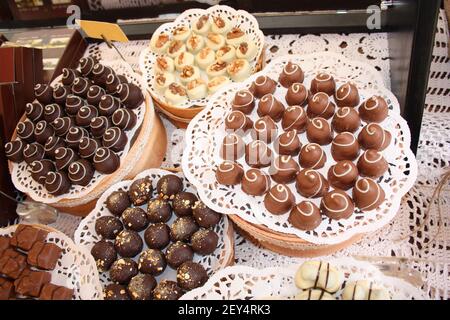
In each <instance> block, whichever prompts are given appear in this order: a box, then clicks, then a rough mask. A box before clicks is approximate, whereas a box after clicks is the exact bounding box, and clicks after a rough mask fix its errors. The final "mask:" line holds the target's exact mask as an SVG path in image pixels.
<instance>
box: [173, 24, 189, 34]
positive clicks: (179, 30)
mask: <svg viewBox="0 0 450 320" xmlns="http://www.w3.org/2000/svg"><path fill="white" fill-rule="evenodd" d="M185 32H187V28H186V27H185V26H181V27H178V28H176V29H175V30H173V35H174V36H176V35H179V34H183V33H185Z"/></svg>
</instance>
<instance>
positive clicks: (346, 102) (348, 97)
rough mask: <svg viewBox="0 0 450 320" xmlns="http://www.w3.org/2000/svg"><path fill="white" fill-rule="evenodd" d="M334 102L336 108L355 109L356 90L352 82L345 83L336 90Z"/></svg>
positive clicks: (356, 103)
mask: <svg viewBox="0 0 450 320" xmlns="http://www.w3.org/2000/svg"><path fill="white" fill-rule="evenodd" d="M334 100H335V101H336V104H337V105H338V107H356V106H357V105H358V104H359V93H358V88H356V85H355V84H354V83H352V82H347V83H345V84H343V85H342V86H340V87H339V89H337V90H336V93H335V95H334Z"/></svg>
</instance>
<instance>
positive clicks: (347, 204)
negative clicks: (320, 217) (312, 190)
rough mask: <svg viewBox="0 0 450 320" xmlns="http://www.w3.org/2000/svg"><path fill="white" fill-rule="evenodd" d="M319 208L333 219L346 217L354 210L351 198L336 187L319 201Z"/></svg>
mask: <svg viewBox="0 0 450 320" xmlns="http://www.w3.org/2000/svg"><path fill="white" fill-rule="evenodd" d="M320 209H321V210H322V212H323V213H324V214H325V215H326V216H327V217H329V218H331V219H333V220H340V219H347V218H349V217H350V216H351V215H352V214H353V212H354V211H355V205H354V204H353V201H352V199H350V197H349V196H348V194H346V193H345V192H344V191H342V190H339V189H336V190H332V191H330V192H327V193H326V194H325V195H324V196H323V198H322V201H321V202H320Z"/></svg>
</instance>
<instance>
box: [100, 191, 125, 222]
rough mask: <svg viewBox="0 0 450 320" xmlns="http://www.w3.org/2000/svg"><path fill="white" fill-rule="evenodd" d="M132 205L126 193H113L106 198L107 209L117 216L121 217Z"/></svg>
mask: <svg viewBox="0 0 450 320" xmlns="http://www.w3.org/2000/svg"><path fill="white" fill-rule="evenodd" d="M130 205H131V201H130V198H129V197H128V193H127V192H126V191H113V192H112V193H111V194H110V195H109V196H108V198H106V208H108V210H109V212H111V213H112V214H113V215H116V216H121V215H122V213H123V212H124V211H125V209H126V208H128V207H129V206H130Z"/></svg>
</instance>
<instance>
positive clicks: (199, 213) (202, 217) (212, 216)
mask: <svg viewBox="0 0 450 320" xmlns="http://www.w3.org/2000/svg"><path fill="white" fill-rule="evenodd" d="M192 215H193V216H194V219H195V221H196V222H197V224H198V225H199V226H200V227H203V228H212V227H214V226H215V225H216V224H218V223H219V221H220V219H221V218H222V215H221V214H220V213H218V212H216V211H214V210H212V209H210V208H208V207H207V206H206V205H205V204H204V203H203V202H202V201H197V202H196V203H195V205H194V207H193V208H192Z"/></svg>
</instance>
